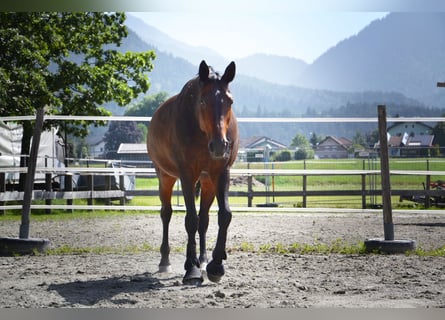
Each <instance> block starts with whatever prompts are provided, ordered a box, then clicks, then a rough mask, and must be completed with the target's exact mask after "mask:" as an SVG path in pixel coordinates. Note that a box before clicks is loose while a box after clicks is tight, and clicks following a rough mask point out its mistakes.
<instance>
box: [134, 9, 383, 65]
mask: <svg viewBox="0 0 445 320" xmlns="http://www.w3.org/2000/svg"><path fill="white" fill-rule="evenodd" d="M129 14H132V15H135V16H137V17H140V18H144V19H145V20H146V22H147V23H148V24H150V25H152V26H154V27H156V28H157V29H159V30H161V31H163V32H164V33H166V34H168V35H169V36H171V37H172V38H174V39H176V40H180V41H182V42H185V43H187V44H189V45H193V46H205V47H208V48H211V49H213V50H215V51H216V52H218V53H219V54H220V55H222V56H224V57H225V58H227V59H228V60H234V59H239V58H243V57H246V56H248V55H252V54H255V53H265V54H274V55H280V56H288V57H293V58H298V59H302V60H304V61H305V62H307V63H312V62H313V61H314V60H315V59H316V58H318V57H319V56H320V55H321V54H323V53H324V52H325V51H326V50H328V49H329V48H330V47H332V46H335V45H336V44H337V43H338V42H339V41H341V40H344V39H346V38H348V37H350V36H353V35H356V34H357V33H358V32H359V31H361V30H362V29H363V28H364V27H366V26H367V25H368V24H369V23H370V22H371V21H373V20H375V19H380V18H382V17H384V16H385V15H387V12H373V11H364V12H360V11H358V12H357V11H349V10H348V11H340V10H292V9H291V10H284V9H282V10H270V11H269V10H247V9H243V8H239V9H238V10H233V11H230V10H220V11H218V10H214V11H211V10H206V11H199V10H198V11H192V10H171V11H170V10H166V11H164V10H161V11H151V12H131V13H130V12H129Z"/></svg>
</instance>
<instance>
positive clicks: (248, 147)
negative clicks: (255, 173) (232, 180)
mask: <svg viewBox="0 0 445 320" xmlns="http://www.w3.org/2000/svg"><path fill="white" fill-rule="evenodd" d="M285 149H287V146H286V145H284V144H282V143H281V142H278V141H276V140H274V139H271V138H268V137H265V136H261V137H251V138H247V139H240V144H239V150H238V159H237V160H238V161H247V162H261V161H268V158H269V156H271V155H272V154H274V153H275V152H277V151H280V150H285Z"/></svg>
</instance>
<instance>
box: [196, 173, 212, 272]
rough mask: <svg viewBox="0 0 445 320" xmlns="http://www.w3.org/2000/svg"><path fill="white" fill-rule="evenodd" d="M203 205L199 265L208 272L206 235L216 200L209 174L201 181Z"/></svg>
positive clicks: (201, 209)
mask: <svg viewBox="0 0 445 320" xmlns="http://www.w3.org/2000/svg"><path fill="white" fill-rule="evenodd" d="M200 183H201V204H200V208H199V227H198V233H199V263H200V265H201V270H206V267H207V263H208V259H207V246H206V234H207V229H208V226H209V210H210V206H211V205H212V203H213V200H214V199H215V192H216V191H215V185H214V184H213V182H212V181H211V180H210V178H209V176H208V175H207V174H202V175H201V179H200Z"/></svg>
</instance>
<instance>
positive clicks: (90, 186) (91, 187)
mask: <svg viewBox="0 0 445 320" xmlns="http://www.w3.org/2000/svg"><path fill="white" fill-rule="evenodd" d="M87 189H88V190H90V196H89V197H88V199H87V204H88V205H89V206H92V205H93V202H94V201H93V199H94V198H93V193H94V177H93V175H92V174H89V175H87ZM88 211H93V209H89V210H88Z"/></svg>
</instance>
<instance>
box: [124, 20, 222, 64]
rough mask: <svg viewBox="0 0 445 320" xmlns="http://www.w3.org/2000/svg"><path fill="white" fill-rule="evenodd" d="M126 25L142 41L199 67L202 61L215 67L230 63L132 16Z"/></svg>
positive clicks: (211, 52) (203, 48) (211, 51)
mask: <svg viewBox="0 0 445 320" xmlns="http://www.w3.org/2000/svg"><path fill="white" fill-rule="evenodd" d="M125 24H126V25H127V27H128V28H130V29H131V30H133V31H134V32H135V33H136V34H137V35H138V36H139V37H140V38H141V40H142V41H144V42H145V43H147V44H150V45H152V46H154V47H156V48H158V49H159V50H160V51H162V52H165V53H170V54H172V55H173V56H175V57H180V58H183V59H185V60H187V61H189V62H190V63H192V64H194V65H199V63H200V62H201V60H203V59H204V60H206V61H207V62H211V63H212V64H214V65H218V66H219V65H221V66H222V65H227V64H228V63H229V61H228V60H227V59H226V58H224V57H222V56H221V55H220V54H218V53H217V52H216V51H214V50H212V49H209V48H205V47H196V46H191V45H188V44H186V43H184V42H181V41H178V40H175V39H173V38H172V37H170V36H169V35H167V34H166V33H164V32H162V31H160V30H158V29H157V28H155V27H153V26H150V25H149V24H147V23H146V22H144V20H142V19H139V18H137V17H135V16H133V15H131V14H128V15H127V19H126V20H125Z"/></svg>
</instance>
